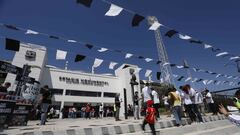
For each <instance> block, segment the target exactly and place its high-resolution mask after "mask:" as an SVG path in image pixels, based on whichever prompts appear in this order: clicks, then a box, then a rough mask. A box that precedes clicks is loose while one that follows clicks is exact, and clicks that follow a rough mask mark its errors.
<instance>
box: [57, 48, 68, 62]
mask: <svg viewBox="0 0 240 135" xmlns="http://www.w3.org/2000/svg"><path fill="white" fill-rule="evenodd" d="M66 56H67V52H66V51H62V50H57V53H56V59H57V60H65V59H66Z"/></svg>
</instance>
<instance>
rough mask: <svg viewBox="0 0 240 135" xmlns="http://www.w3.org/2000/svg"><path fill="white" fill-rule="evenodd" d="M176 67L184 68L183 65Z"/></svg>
mask: <svg viewBox="0 0 240 135" xmlns="http://www.w3.org/2000/svg"><path fill="white" fill-rule="evenodd" d="M176 67H177V68H179V69H180V68H184V66H176Z"/></svg>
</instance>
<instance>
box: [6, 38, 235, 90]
mask: <svg viewBox="0 0 240 135" xmlns="http://www.w3.org/2000/svg"><path fill="white" fill-rule="evenodd" d="M20 43H21V42H20V41H18V40H15V39H10V38H5V49H6V50H10V51H19V49H20ZM51 49H52V50H53V49H54V50H55V51H56V60H66V57H67V55H68V54H69V53H70V54H73V52H67V51H65V50H60V49H56V48H51ZM74 55H75V58H74V62H76V63H77V62H81V61H83V60H84V59H86V58H90V59H94V62H93V65H92V67H93V68H98V67H100V66H101V65H102V63H103V62H104V61H107V62H109V69H112V70H113V69H114V68H115V67H116V65H118V64H119V63H117V62H113V61H108V60H103V59H100V58H93V57H90V56H86V55H82V54H78V53H77V54H76V53H74ZM122 64H123V63H122ZM127 68H131V65H125V66H124V67H122V69H123V70H124V69H127ZM142 69H143V68H141V67H138V68H137V70H136V71H135V72H134V73H140V71H141V70H142ZM152 74H153V71H152V70H151V69H146V70H145V74H144V76H145V77H150V76H152ZM173 77H174V78H176V79H177V81H184V82H189V81H191V82H192V83H198V82H203V84H204V85H209V84H211V83H212V84H215V85H220V84H222V85H226V84H229V85H230V86H237V85H240V82H233V81H227V80H225V81H219V80H215V79H214V80H211V79H202V78H191V77H185V76H179V75H176V74H174V75H173ZM156 78H157V80H160V78H161V72H159V71H157V72H156ZM184 79H185V80H184Z"/></svg>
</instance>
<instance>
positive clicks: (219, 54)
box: [216, 52, 228, 57]
mask: <svg viewBox="0 0 240 135" xmlns="http://www.w3.org/2000/svg"><path fill="white" fill-rule="evenodd" d="M227 54H228V52H221V53H218V54H216V57H219V56H223V55H227Z"/></svg>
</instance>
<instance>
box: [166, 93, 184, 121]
mask: <svg viewBox="0 0 240 135" xmlns="http://www.w3.org/2000/svg"><path fill="white" fill-rule="evenodd" d="M169 91H170V92H169V95H168V99H169V100H170V102H171V103H172V113H173V115H174V118H175V120H176V126H180V125H182V122H181V121H182V116H181V111H182V110H181V96H180V95H179V94H178V93H177V90H176V88H170V89H169Z"/></svg>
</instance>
